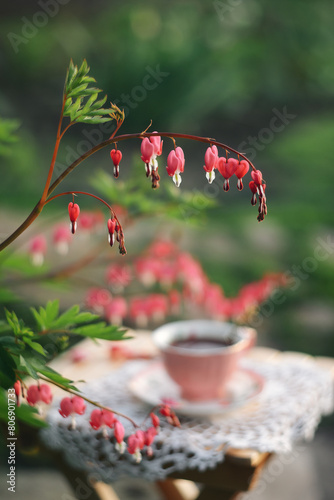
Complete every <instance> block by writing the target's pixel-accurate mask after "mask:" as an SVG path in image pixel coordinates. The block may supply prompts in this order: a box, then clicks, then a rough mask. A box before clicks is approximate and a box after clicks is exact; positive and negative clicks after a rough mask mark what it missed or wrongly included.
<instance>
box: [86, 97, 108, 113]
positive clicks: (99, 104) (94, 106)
mask: <svg viewBox="0 0 334 500" xmlns="http://www.w3.org/2000/svg"><path fill="white" fill-rule="evenodd" d="M106 100H107V96H104V98H103V99H100V100H99V101H96V103H95V104H92V105H91V106H90V108H89V109H90V111H94V110H98V109H100V108H102V106H103V105H104V103H105V102H106Z"/></svg>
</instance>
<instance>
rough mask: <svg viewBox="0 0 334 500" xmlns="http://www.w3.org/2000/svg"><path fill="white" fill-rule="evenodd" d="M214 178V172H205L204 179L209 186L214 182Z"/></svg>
mask: <svg viewBox="0 0 334 500" xmlns="http://www.w3.org/2000/svg"><path fill="white" fill-rule="evenodd" d="M215 177H216V174H215V171H214V170H211V172H207V173H206V178H207V180H208V183H209V184H212V182H213V181H214V179H215Z"/></svg>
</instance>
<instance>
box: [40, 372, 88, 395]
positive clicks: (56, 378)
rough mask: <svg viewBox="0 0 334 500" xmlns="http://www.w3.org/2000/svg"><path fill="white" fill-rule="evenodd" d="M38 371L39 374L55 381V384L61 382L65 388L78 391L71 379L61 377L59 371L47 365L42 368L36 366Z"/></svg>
mask: <svg viewBox="0 0 334 500" xmlns="http://www.w3.org/2000/svg"><path fill="white" fill-rule="evenodd" d="M37 370H38V372H39V373H40V374H41V375H44V377H47V378H48V379H50V380H52V381H53V382H56V383H57V384H61V385H63V386H64V387H66V388H67V389H72V390H73V391H78V392H79V389H78V388H77V387H75V386H74V385H73V384H72V382H73V380H70V379H68V378H65V377H63V376H62V375H61V374H60V373H58V372H56V371H55V370H53V369H52V368H50V367H49V366H44V367H42V368H37Z"/></svg>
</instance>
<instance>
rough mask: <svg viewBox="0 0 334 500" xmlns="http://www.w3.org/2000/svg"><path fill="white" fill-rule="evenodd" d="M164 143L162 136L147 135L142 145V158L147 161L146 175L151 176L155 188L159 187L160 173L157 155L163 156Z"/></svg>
mask: <svg viewBox="0 0 334 500" xmlns="http://www.w3.org/2000/svg"><path fill="white" fill-rule="evenodd" d="M154 133H157V132H154ZM162 144H163V141H162V140H161V137H160V136H151V137H149V138H148V137H145V138H144V139H143V140H142V143H141V147H140V151H141V159H142V160H143V162H144V163H145V170H146V177H151V180H152V188H153V189H156V188H158V187H159V181H160V175H159V174H158V160H157V156H161V153H162Z"/></svg>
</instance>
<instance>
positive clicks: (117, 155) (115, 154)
mask: <svg viewBox="0 0 334 500" xmlns="http://www.w3.org/2000/svg"><path fill="white" fill-rule="evenodd" d="M110 156H111V159H112V162H113V164H114V177H115V178H116V179H117V177H118V176H119V164H120V162H121V159H122V153H121V151H120V150H119V149H112V150H111V151H110Z"/></svg>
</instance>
